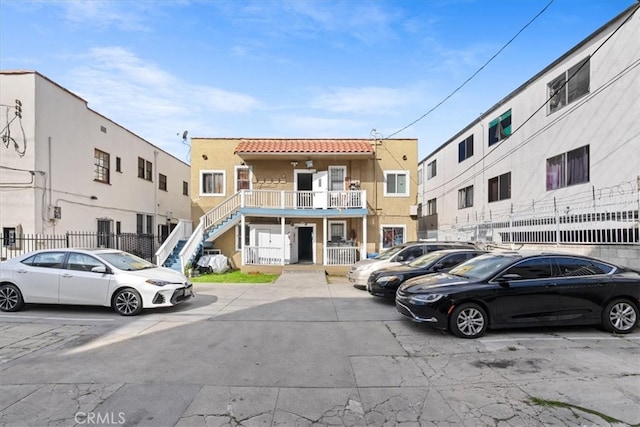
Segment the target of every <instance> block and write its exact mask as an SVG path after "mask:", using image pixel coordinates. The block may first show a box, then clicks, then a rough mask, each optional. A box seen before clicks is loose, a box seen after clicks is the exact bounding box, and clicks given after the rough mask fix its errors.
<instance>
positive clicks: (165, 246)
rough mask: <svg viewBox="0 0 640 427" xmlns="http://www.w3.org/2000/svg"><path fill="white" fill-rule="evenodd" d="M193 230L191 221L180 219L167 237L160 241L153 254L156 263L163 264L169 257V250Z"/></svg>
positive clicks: (171, 250)
mask: <svg viewBox="0 0 640 427" xmlns="http://www.w3.org/2000/svg"><path fill="white" fill-rule="evenodd" d="M192 230H193V221H191V220H185V219H181V220H179V221H178V224H177V225H176V226H175V228H174V229H173V230H172V231H171V233H170V234H169V236H168V237H167V239H166V240H165V241H164V242H162V245H160V247H159V248H158V250H157V251H156V254H155V258H156V265H163V264H164V262H165V261H166V260H167V258H169V256H170V255H171V252H173V249H174V248H175V247H176V245H177V244H178V242H179V241H180V240H186V239H188V238H189V236H191V232H192Z"/></svg>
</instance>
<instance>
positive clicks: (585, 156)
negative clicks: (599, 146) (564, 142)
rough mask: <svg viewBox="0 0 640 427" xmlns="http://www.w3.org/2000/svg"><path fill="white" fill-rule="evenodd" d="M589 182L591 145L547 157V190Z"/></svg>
mask: <svg viewBox="0 0 640 427" xmlns="http://www.w3.org/2000/svg"><path fill="white" fill-rule="evenodd" d="M585 182H589V146H588V145H585V146H584V147H580V148H576V149H575V150H572V151H569V152H567V153H562V154H559V155H557V156H553V157H551V158H548V159H547V191H548V190H555V189H557V188H562V187H567V186H569V185H575V184H582V183H585Z"/></svg>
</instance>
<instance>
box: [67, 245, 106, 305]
mask: <svg viewBox="0 0 640 427" xmlns="http://www.w3.org/2000/svg"><path fill="white" fill-rule="evenodd" d="M100 265H104V264H103V263H101V262H100V261H98V260H97V259H95V258H94V257H92V256H90V255H86V254H80V253H77V252H71V253H69V258H68V259H67V269H66V270H64V271H63V272H62V273H60V293H59V302H60V303H61V304H89V305H109V295H108V292H109V283H110V281H111V278H112V277H113V275H112V274H105V273H95V272H92V271H91V268H92V267H97V266H100Z"/></svg>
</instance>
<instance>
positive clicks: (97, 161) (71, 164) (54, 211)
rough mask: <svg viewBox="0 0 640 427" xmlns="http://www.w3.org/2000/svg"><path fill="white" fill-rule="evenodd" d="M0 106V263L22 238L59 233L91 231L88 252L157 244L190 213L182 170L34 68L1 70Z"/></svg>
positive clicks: (186, 179)
mask: <svg viewBox="0 0 640 427" xmlns="http://www.w3.org/2000/svg"><path fill="white" fill-rule="evenodd" d="M0 104H1V111H0V113H1V114H0V130H1V132H2V145H1V146H0V229H1V230H2V248H3V249H5V252H3V255H2V256H3V257H6V256H7V251H6V250H7V249H9V248H12V249H15V250H24V249H25V248H20V246H21V242H22V244H25V241H24V240H21V239H22V238H23V237H24V236H30V237H34V236H40V237H42V236H45V235H47V236H50V235H57V236H59V235H64V234H65V233H68V232H87V233H93V234H97V235H99V236H98V238H97V240H93V241H92V242H90V243H88V244H93V245H96V246H112V245H113V244H115V242H114V241H113V239H114V238H116V236H118V235H121V234H126V233H130V234H137V235H139V234H147V235H153V236H156V237H155V239H156V245H157V246H159V242H158V240H161V238H162V237H163V236H166V235H168V234H169V232H170V230H171V229H172V228H173V226H175V224H177V222H178V220H179V219H189V218H190V217H191V211H190V202H191V188H190V182H189V180H190V168H189V165H188V164H187V163H185V162H183V161H181V160H179V159H178V158H176V157H174V156H172V155H170V154H169V153H167V152H165V151H163V150H162V149H160V148H158V147H157V146H154V145H153V144H151V143H150V142H148V141H146V140H144V139H143V138H141V137H139V136H137V135H136V134H134V133H133V132H131V131H129V130H127V129H125V128H124V127H122V126H120V125H118V124H117V123H115V122H113V121H111V120H109V119H108V118H106V117H105V116H103V115H101V114H100V113H98V112H96V111H94V110H92V109H90V108H89V107H88V105H87V101H85V100H84V99H82V98H80V97H79V96H77V95H75V94H74V93H72V92H70V91H69V90H67V89H65V88H64V87H62V86H60V85H59V84H57V83H55V82H53V81H51V80H50V79H48V78H47V77H45V76H43V75H42V74H39V73H38V72H35V71H2V72H0ZM100 236H102V237H100ZM41 243H42V244H45V243H46V241H45V239H44V238H43V239H42V241H41ZM36 248H37V246H36V247H31V249H36ZM155 249H157V247H156V248H155ZM9 256H10V255H9Z"/></svg>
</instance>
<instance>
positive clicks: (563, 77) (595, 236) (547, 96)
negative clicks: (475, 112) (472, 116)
mask: <svg viewBox="0 0 640 427" xmlns="http://www.w3.org/2000/svg"><path fill="white" fill-rule="evenodd" d="M639 7H640V5H639V4H634V5H632V6H631V7H629V8H628V9H627V10H625V11H623V12H622V13H620V14H619V15H618V16H617V17H615V18H614V19H613V20H611V21H610V22H608V23H606V24H605V25H603V26H602V27H601V28H600V29H598V30H597V31H596V32H594V33H593V34H591V35H590V36H589V37H587V38H586V39H585V40H584V41H582V42H581V43H579V44H578V45H577V46H575V47H574V48H573V49H571V50H570V51H568V52H566V53H565V54H564V55H562V56H561V57H560V58H558V59H557V60H556V61H554V62H553V63H551V64H549V65H548V66H547V67H546V68H544V69H543V70H542V71H540V72H539V73H538V74H536V75H535V76H533V77H532V78H531V79H530V80H528V81H526V82H525V83H523V84H522V85H521V86H520V87H518V88H517V89H516V90H514V91H513V92H511V93H510V94H508V95H507V96H506V97H504V98H503V99H501V100H499V101H498V102H497V103H496V104H495V105H494V106H492V107H491V108H490V109H489V110H487V111H486V112H485V113H484V114H482V115H481V116H480V117H479V118H478V119H477V120H475V121H473V122H472V123H469V124H468V125H466V126H464V127H463V128H462V129H461V130H460V131H459V132H458V133H456V134H455V135H454V136H453V137H452V138H450V139H449V140H448V141H446V142H445V143H444V144H442V145H441V146H440V147H438V148H437V149H436V150H435V151H434V152H432V153H430V154H429V155H428V156H427V157H425V158H424V159H423V160H421V161H420V163H419V166H418V174H419V181H420V185H419V189H418V194H419V195H418V197H419V205H420V212H421V214H420V219H419V227H418V228H419V230H418V234H419V236H420V237H424V238H438V239H463V240H476V241H480V242H485V243H487V244H488V245H495V246H504V247H513V248H525V249H530V248H531V249H545V250H550V249H552V250H563V251H571V252H580V253H584V254H590V255H594V256H598V257H602V258H606V259H609V260H612V261H618V262H620V263H623V264H626V265H629V266H635V267H637V268H640V238H639V229H640V221H639V219H638V211H639V209H640V207H639V205H640V192H639V186H640V12H638V8H639Z"/></svg>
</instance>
